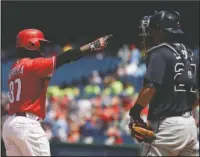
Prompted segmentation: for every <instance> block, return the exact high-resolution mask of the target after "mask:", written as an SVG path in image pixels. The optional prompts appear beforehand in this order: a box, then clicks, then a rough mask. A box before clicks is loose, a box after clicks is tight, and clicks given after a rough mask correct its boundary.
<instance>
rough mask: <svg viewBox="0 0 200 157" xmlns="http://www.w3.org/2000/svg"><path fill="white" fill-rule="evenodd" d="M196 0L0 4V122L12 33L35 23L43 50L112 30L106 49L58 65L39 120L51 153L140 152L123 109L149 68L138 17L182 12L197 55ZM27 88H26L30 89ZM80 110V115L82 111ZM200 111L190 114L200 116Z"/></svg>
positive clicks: (77, 43) (4, 109)
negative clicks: (43, 41)
mask: <svg viewBox="0 0 200 157" xmlns="http://www.w3.org/2000/svg"><path fill="white" fill-rule="evenodd" d="M198 3H199V2H195V1H190V2H187V1H185V2H144V1H141V2H64V1H63V2H53V1H52V2H45V1H43V2H39V1H38V2H25V1H24V2H5V1H3V2H2V31H1V33H2V35H1V39H2V43H1V61H2V66H1V68H2V69H1V70H2V75H1V76H2V86H1V88H2V97H1V98H2V99H1V100H2V101H1V106H2V107H1V110H2V123H3V121H4V120H5V118H6V116H7V109H8V107H9V106H8V97H7V75H8V72H9V68H10V66H11V64H12V63H13V61H14V60H15V58H14V54H15V37H16V34H17V33H18V32H19V31H20V30H21V29H24V28H38V29H40V30H42V31H43V32H44V34H45V35H46V38H47V39H49V40H50V41H51V42H52V44H51V45H49V46H47V48H46V49H45V54H46V56H52V55H56V54H58V53H61V52H62V51H63V50H66V49H69V48H72V47H77V46H80V45H82V44H84V43H87V42H90V41H92V40H94V39H96V38H98V37H100V36H103V35H106V34H108V33H112V34H113V35H114V37H113V39H112V40H111V42H110V43H109V45H108V47H107V49H106V50H105V51H104V52H103V53H98V54H96V55H92V56H89V57H84V58H83V59H81V60H79V61H77V62H73V63H70V64H68V65H65V66H63V67H62V68H61V69H59V70H57V72H56V73H55V75H54V76H53V77H52V79H51V82H50V86H49V89H48V93H47V95H48V99H47V103H46V104H47V105H46V106H47V117H46V119H45V121H44V122H43V123H42V125H43V127H44V129H45V132H46V134H47V136H48V138H49V140H50V141H51V143H53V145H52V154H53V155H70V156H73V155H87V156H92V155H93V156H94V155H101V156H103V155H104V156H106V155H107V156H109V155H113V156H116V155H124V156H126V155H127V156H134V155H137V154H138V153H139V152H138V147H137V146H139V145H138V144H137V142H136V141H134V140H132V139H131V138H130V135H129V131H128V128H127V123H128V110H129V108H130V107H131V106H132V105H133V104H134V101H135V99H136V98H137V94H138V92H139V90H140V88H141V86H142V78H143V76H144V74H145V70H146V67H145V65H144V62H143V60H142V58H141V51H142V49H141V47H140V40H139V38H138V34H139V33H140V32H139V29H138V25H139V20H140V18H141V17H143V16H145V15H149V14H151V13H153V12H154V10H177V11H179V12H180V14H181V27H182V28H183V30H184V32H185V37H184V38H183V40H184V42H185V43H186V44H188V45H189V46H190V47H191V48H192V49H193V50H194V53H195V54H196V55H199V45H198V43H199V36H198V35H199V4H198ZM30 90H31V89H30ZM83 113H84V114H83ZM147 113H148V108H146V109H145V110H144V111H143V114H142V116H143V118H144V119H146V115H147ZM198 115H199V113H198V109H197V110H195V112H194V117H195V119H196V122H197V125H198V124H199V122H198V119H199V118H198Z"/></svg>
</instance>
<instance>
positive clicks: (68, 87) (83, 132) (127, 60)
mask: <svg viewBox="0 0 200 157" xmlns="http://www.w3.org/2000/svg"><path fill="white" fill-rule="evenodd" d="M118 57H119V58H121V62H120V64H119V65H118V67H117V68H116V70H114V71H112V72H111V73H110V74H108V75H101V74H99V73H98V71H93V72H92V74H91V75H90V76H89V78H87V79H86V80H84V81H83V80H80V81H76V82H75V83H73V84H67V83H65V82H63V83H62V84H60V85H55V86H49V88H48V91H47V100H46V118H45V120H44V121H43V122H42V126H43V128H44V130H45V132H46V135H47V137H48V139H49V141H52V142H60V141H61V142H67V143H86V144H92V143H95V144H106V145H113V144H132V143H134V142H136V141H134V140H133V139H132V138H131V137H130V132H129V129H128V125H127V124H128V122H129V115H128V113H129V109H130V108H131V107H132V106H133V105H134V102H135V101H136V98H137V96H138V93H139V90H140V89H141V87H142V83H143V81H142V80H143V76H144V74H145V72H146V66H145V63H144V61H143V59H142V57H141V51H140V50H139V49H137V48H136V46H135V45H134V44H132V45H124V46H123V47H122V48H121V49H120V50H119V52H118ZM8 108H9V105H8V96H7V93H2V121H4V120H5V118H6V117H7V110H8ZM147 114H148V107H146V108H145V109H144V110H143V111H142V114H141V116H142V118H143V120H144V121H146V120H147ZM194 117H195V120H196V124H197V125H198V124H199V108H197V109H196V110H194Z"/></svg>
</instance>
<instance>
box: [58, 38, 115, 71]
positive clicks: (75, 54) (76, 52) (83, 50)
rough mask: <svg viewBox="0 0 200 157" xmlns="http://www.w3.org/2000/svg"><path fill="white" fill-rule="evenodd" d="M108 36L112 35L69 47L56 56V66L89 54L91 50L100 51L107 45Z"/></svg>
mask: <svg viewBox="0 0 200 157" xmlns="http://www.w3.org/2000/svg"><path fill="white" fill-rule="evenodd" d="M110 37H112V35H107V36H105V37H101V38H99V39H97V40H95V41H93V42H91V43H89V44H86V45H84V46H81V47H80V48H78V49H71V50H68V51H66V52H63V53H62V54H60V55H58V56H56V68H59V67H60V66H62V65H64V64H66V63H69V62H71V61H75V60H78V59H80V58H82V57H84V56H86V55H89V54H90V53H91V52H93V51H100V50H102V49H104V48H105V47H106V46H107V40H108V39H109V38H110Z"/></svg>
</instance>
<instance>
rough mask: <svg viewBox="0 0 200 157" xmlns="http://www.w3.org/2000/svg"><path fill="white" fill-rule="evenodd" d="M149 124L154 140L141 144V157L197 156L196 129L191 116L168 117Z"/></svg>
mask: <svg viewBox="0 0 200 157" xmlns="http://www.w3.org/2000/svg"><path fill="white" fill-rule="evenodd" d="M149 124H150V126H151V127H152V129H153V130H154V132H155V133H156V140H155V141H153V142H152V143H151V144H146V143H143V145H142V156H199V141H198V137H197V127H196V125H195V120H194V118H193V117H192V116H189V117H181V116H180V117H170V118H166V119H164V120H160V121H153V122H149Z"/></svg>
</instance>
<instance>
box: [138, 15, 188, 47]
mask: <svg viewBox="0 0 200 157" xmlns="http://www.w3.org/2000/svg"><path fill="white" fill-rule="evenodd" d="M179 20H180V14H179V13H178V12H176V11H171V12H169V11H160V12H155V13H154V14H153V15H150V16H144V17H143V18H142V19H141V21H140V27H139V28H141V29H142V34H140V36H142V37H143V42H142V43H143V44H144V45H145V43H146V42H147V41H146V40H147V37H151V36H152V34H151V33H150V31H149V28H151V29H154V30H159V29H161V30H164V31H166V32H169V33H170V34H183V33H184V32H183V31H182V30H181V29H180V23H179Z"/></svg>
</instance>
